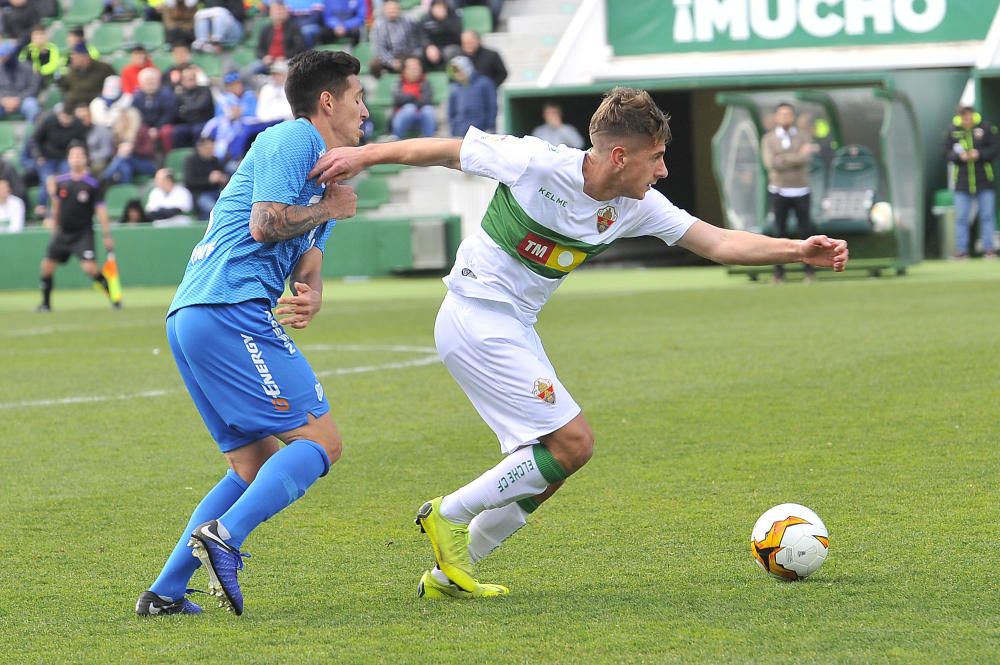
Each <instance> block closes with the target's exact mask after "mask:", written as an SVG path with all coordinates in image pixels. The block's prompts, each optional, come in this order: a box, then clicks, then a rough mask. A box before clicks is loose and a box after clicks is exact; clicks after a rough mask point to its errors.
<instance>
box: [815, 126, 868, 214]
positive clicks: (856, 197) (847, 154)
mask: <svg viewBox="0 0 1000 665" xmlns="http://www.w3.org/2000/svg"><path fill="white" fill-rule="evenodd" d="M878 188H879V168H878V163H877V162H876V161H875V157H874V155H872V153H871V151H870V150H869V149H868V148H866V147H864V146H861V145H845V146H844V147H842V148H840V149H839V150H837V152H836V153H834V155H833V160H832V162H831V163H830V183H829V187H828V188H827V191H826V195H825V196H824V197H823V204H822V215H821V216H820V218H819V219H818V220H817V223H816V226H817V229H818V230H819V232H821V233H868V232H871V230H872V225H871V222H870V221H869V219H868V214H869V211H870V210H871V207H872V204H873V203H874V202H875V200H876V194H877V192H878Z"/></svg>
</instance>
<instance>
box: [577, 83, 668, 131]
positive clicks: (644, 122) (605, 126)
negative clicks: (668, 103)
mask: <svg viewBox="0 0 1000 665" xmlns="http://www.w3.org/2000/svg"><path fill="white" fill-rule="evenodd" d="M598 134H608V135H611V136H615V137H628V136H648V137H649V138H651V139H655V140H656V142H657V143H663V144H667V143H669V142H670V116H669V115H667V114H666V113H664V112H663V111H661V110H660V107H658V106H657V105H656V102H654V101H653V98H652V97H651V96H650V94H649V93H648V92H646V91H645V90H638V89H636V88H624V87H620V86H619V87H617V88H614V89H612V90H611V91H610V92H609V93H608V94H607V95H605V96H604V99H603V101H601V105H600V106H598V107H597V111H595V112H594V115H593V116H591V118H590V141H591V143H594V144H595V145H596V143H597V140H596V137H597V135H598Z"/></svg>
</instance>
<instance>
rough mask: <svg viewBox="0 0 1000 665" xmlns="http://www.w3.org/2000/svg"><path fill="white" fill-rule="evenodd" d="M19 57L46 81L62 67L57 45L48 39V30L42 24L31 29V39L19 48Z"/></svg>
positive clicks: (53, 76)
mask: <svg viewBox="0 0 1000 665" xmlns="http://www.w3.org/2000/svg"><path fill="white" fill-rule="evenodd" d="M20 58H21V60H23V61H25V62H27V63H28V64H30V65H31V68H32V69H33V70H35V72H36V73H37V74H38V75H39V76H41V77H42V80H43V81H44V82H46V83H47V82H49V81H51V80H52V79H53V78H55V75H56V74H57V73H58V72H59V68H60V67H62V54H61V53H60V52H59V47H58V46H56V45H55V44H53V43H52V42H50V41H49V32H48V30H46V29H45V26H43V25H36V26H35V27H34V28H32V29H31V41H29V42H28V43H27V45H25V47H24V48H23V49H21V56H20Z"/></svg>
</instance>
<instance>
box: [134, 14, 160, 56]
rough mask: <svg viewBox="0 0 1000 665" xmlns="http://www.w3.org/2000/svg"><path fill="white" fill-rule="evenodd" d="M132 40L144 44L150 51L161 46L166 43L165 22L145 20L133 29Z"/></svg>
mask: <svg viewBox="0 0 1000 665" xmlns="http://www.w3.org/2000/svg"><path fill="white" fill-rule="evenodd" d="M132 41H133V42H134V43H136V44H142V45H143V46H145V47H146V49H147V50H148V51H150V52H153V51H155V50H157V49H159V48H161V47H162V46H163V45H164V44H165V43H166V35H165V33H164V30H163V24H162V23H159V22H156V21H143V22H142V23H140V24H139V25H137V26H136V27H135V29H134V30H132Z"/></svg>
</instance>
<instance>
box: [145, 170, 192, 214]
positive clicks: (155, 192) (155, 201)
mask: <svg viewBox="0 0 1000 665" xmlns="http://www.w3.org/2000/svg"><path fill="white" fill-rule="evenodd" d="M153 184H154V187H153V189H152V190H150V192H149V198H148V199H146V217H148V218H149V219H151V220H153V224H155V225H157V226H174V225H180V224H189V223H190V222H191V217H190V213H191V210H192V209H193V208H194V201H193V199H192V198H191V192H189V191H188V189H187V187H185V186H184V185H181V184H179V183H178V182H177V180H176V179H175V178H174V172H173V171H172V170H170V169H160V170H158V171H157V172H156V175H155V176H153Z"/></svg>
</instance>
